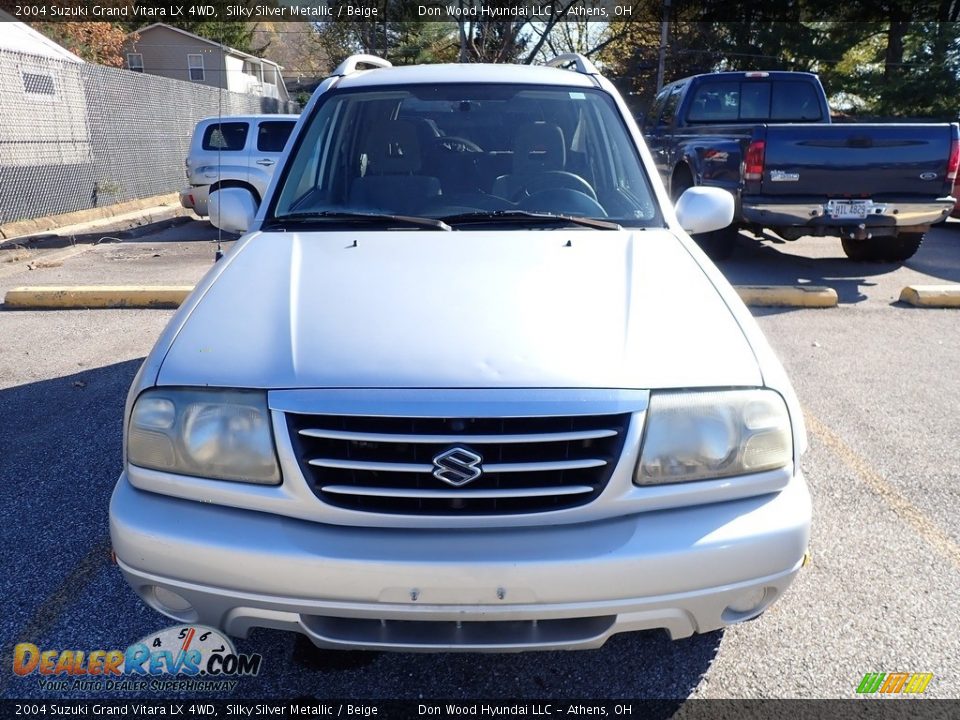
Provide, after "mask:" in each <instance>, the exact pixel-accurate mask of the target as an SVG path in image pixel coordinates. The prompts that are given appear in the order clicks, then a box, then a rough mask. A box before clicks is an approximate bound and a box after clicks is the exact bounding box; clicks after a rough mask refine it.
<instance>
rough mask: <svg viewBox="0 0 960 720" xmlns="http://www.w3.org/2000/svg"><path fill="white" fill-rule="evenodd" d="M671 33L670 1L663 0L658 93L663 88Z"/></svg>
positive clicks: (658, 62)
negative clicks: (668, 37) (669, 34)
mask: <svg viewBox="0 0 960 720" xmlns="http://www.w3.org/2000/svg"><path fill="white" fill-rule="evenodd" d="M669 32H670V0H663V21H662V22H661V23H660V58H659V60H658V61H657V92H660V88H662V87H663V69H664V65H665V64H666V60H667V35H668V33H669Z"/></svg>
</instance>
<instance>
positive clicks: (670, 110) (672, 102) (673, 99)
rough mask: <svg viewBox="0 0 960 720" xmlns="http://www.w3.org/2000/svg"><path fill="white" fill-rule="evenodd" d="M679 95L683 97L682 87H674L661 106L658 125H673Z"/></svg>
mask: <svg viewBox="0 0 960 720" xmlns="http://www.w3.org/2000/svg"><path fill="white" fill-rule="evenodd" d="M681 95H683V86H679V87H675V88H674V89H673V90H672V91H671V92H670V95H668V96H667V101H666V102H665V103H664V104H663V112H661V113H660V119H659V120H658V121H657V124H658V125H673V120H674V116H676V114H677V105H679V104H680V96H681Z"/></svg>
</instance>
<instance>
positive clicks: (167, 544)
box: [110, 474, 810, 652]
mask: <svg viewBox="0 0 960 720" xmlns="http://www.w3.org/2000/svg"><path fill="white" fill-rule="evenodd" d="M809 525H810V499H809V495H808V492H807V488H806V483H805V482H804V480H803V477H802V476H801V475H799V474H798V475H796V476H795V477H794V478H793V479H792V480H791V481H790V483H789V484H788V485H787V487H786V488H784V489H783V490H782V491H780V492H778V493H773V494H769V495H764V496H760V497H753V498H747V499H743V500H736V501H730V502H725V503H716V504H713V505H706V506H697V507H689V508H680V509H676V510H668V511H659V512H649V513H641V514H638V515H633V516H627V517H620V518H615V519H612V520H606V521H599V522H592V523H583V524H576V525H564V526H552V527H550V526H546V527H528V528H482V529H464V528H460V529H455V530H449V529H408V530H399V529H389V528H363V527H340V526H332V525H326V524H321V523H315V522H309V521H302V520H295V519H292V518H288V517H280V516H274V515H270V514H267V513H258V512H251V511H248V510H240V509H236V508H228V507H223V506H218V505H212V504H205V503H197V502H191V501H185V500H180V499H175V498H171V497H166V496H163V495H157V494H154V493H149V492H144V491H141V490H137V489H135V488H134V487H133V486H131V485H130V483H129V482H128V481H127V479H126V477H121V478H120V481H119V483H118V484H117V488H116V490H115V491H114V495H113V500H112V503H111V509H110V530H111V537H112V540H113V546H114V550H115V552H116V555H117V560H118V563H119V566H120V569H121V571H122V572H123V575H124V577H125V579H126V581H127V582H128V583H129V584H130V585H131V587H133V589H134V590H135V591H136V592H137V593H138V594H139V595H140V597H141V598H143V600H144V601H145V602H146V603H147V604H149V605H150V606H151V607H153V608H155V609H156V610H158V611H159V612H161V613H164V614H165V615H168V616H170V617H172V618H175V619H177V620H180V621H183V622H199V623H202V624H205V625H210V626H213V627H217V628H220V629H222V630H224V631H225V632H227V633H229V634H231V635H236V636H239V637H245V636H246V635H247V633H248V631H249V630H250V629H251V628H253V627H269V628H276V629H283V630H292V631H295V632H300V633H303V634H305V635H307V637H309V638H310V640H312V641H313V642H314V643H315V644H316V645H318V646H320V647H330V648H341V649H349V648H362V649H374V650H403V651H437V650H443V651H491V652H504V651H520V650H555V649H580V648H595V647H599V646H601V645H602V644H603V643H604V642H605V641H606V640H607V639H608V638H609V637H610V636H611V635H613V634H615V633H620V632H626V631H635V630H646V629H666V630H667V631H668V632H669V633H670V635H671V636H672V637H673V638H680V637H686V636H688V635H691V634H693V633H695V632H708V631H711V630H715V629H717V628H720V627H723V626H725V625H729V624H732V623H736V622H740V621H742V620H747V619H750V618H752V617H755V616H756V615H759V614H760V613H761V612H763V611H764V610H765V609H766V608H767V607H769V606H770V604H771V603H773V602H774V601H775V600H776V599H777V598H779V597H780V595H782V594H783V592H784V591H785V590H786V589H787V587H788V586H789V585H790V583H791V581H792V580H793V578H794V576H795V575H796V573H797V571H798V570H799V568H800V566H801V564H802V560H803V557H804V552H805V550H806V547H807V542H808V538H809Z"/></svg>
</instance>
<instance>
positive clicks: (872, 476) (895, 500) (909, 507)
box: [804, 411, 960, 567]
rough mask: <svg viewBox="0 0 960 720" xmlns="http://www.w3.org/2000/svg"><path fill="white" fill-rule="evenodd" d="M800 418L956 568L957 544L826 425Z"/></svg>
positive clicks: (808, 417) (811, 418)
mask: <svg viewBox="0 0 960 720" xmlns="http://www.w3.org/2000/svg"><path fill="white" fill-rule="evenodd" d="M804 417H805V418H806V421H807V427H808V428H809V429H810V431H811V432H812V433H813V434H814V435H816V436H817V437H818V438H819V439H820V441H821V442H822V443H823V444H824V445H826V446H827V447H828V448H830V449H831V450H832V451H833V452H834V453H835V454H836V455H837V456H838V457H839V458H840V459H841V460H842V461H843V462H844V463H845V464H846V465H847V466H848V467H849V468H850V469H851V470H853V472H854V473H855V474H856V475H857V477H858V478H859V479H860V480H861V482H863V483H864V484H865V485H866V486H867V487H869V488H870V489H871V490H872V491H873V492H874V493H876V494H877V495H879V496H880V499H881V500H882V501H883V502H885V503H886V504H887V505H888V506H889V507H890V508H891V509H892V510H893V511H894V512H895V513H896V514H897V515H898V516H899V517H900V518H901V519H902V520H904V521H905V522H906V523H907V524H908V525H910V526H911V527H913V529H914V530H915V531H916V532H917V534H918V535H920V537H921V538H922V539H923V540H925V541H926V542H927V543H928V544H929V545H930V546H931V547H932V548H933V549H934V550H936V551H937V552H939V553H940V554H941V555H944V556H946V557H947V558H948V559H949V560H951V561H952V562H953V564H954V565H956V566H957V567H960V545H957V543H956V541H955V540H954V539H953V538H952V537H950V535H948V534H947V533H946V532H944V531H943V530H942V529H941V528H940V526H939V525H937V523H935V522H934V521H933V520H931V519H930V518H928V517H927V516H926V515H925V514H924V513H923V511H922V510H920V509H919V508H918V507H917V506H916V505H914V504H913V503H912V502H910V501H909V500H908V499H907V498H906V497H905V496H904V495H903V494H902V493H901V492H900V491H899V490H897V488H896V487H894V486H893V485H892V484H891V483H889V482H888V481H887V480H886V479H884V478H883V476H881V475H880V474H879V473H878V472H877V471H875V470H874V469H873V468H872V467H871V466H870V463H869V462H868V461H867V460H866V459H865V458H864V457H863V456H861V455H860V454H858V453H857V452H856V451H855V450H854V449H853V448H851V447H850V446H849V445H847V443H846V442H844V440H843V438H841V437H840V436H839V435H837V433H835V432H834V431H833V430H831V429H830V428H829V427H827V425H826V424H824V423H823V422H821V421H820V420H819V419H818V418H817V417H816V416H814V415H812V414H811V413H810V412H809V411H805V412H804Z"/></svg>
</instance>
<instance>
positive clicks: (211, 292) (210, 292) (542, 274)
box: [157, 229, 762, 389]
mask: <svg viewBox="0 0 960 720" xmlns="http://www.w3.org/2000/svg"><path fill="white" fill-rule="evenodd" d="M222 262H226V263H228V266H227V267H226V268H223V269H222V272H221V273H220V274H219V276H218V277H216V279H215V280H214V281H213V282H212V284H211V283H204V284H203V285H202V286H201V288H200V289H198V291H197V293H202V298H200V299H199V302H197V303H196V305H195V306H194V307H193V308H192V310H189V311H188V315H187V317H186V320H185V322H184V324H183V326H182V328H181V329H180V331H179V332H178V333H177V334H176V337H175V339H174V340H173V343H172V345H171V346H170V347H169V349H168V351H167V353H166V356H165V358H164V359H163V361H162V365H161V367H160V372H159V375H158V377H157V381H158V383H159V384H161V385H213V386H221V387H241V388H247V387H250V388H253V387H256V388H274V389H276V388H343V387H368V388H416V387H433V388H481V387H482V388H493V387H503V388H506V387H513V388H519V387H528V388H529V387H536V388H637V389H654V388H665V387H710V386H714V387H715V386H755V385H761V384H762V377H761V374H760V369H759V367H758V365H757V360H756V358H755V356H754V353H753V351H752V349H751V347H750V345H749V343H748V342H747V340H746V339H745V337H744V334H743V332H742V331H741V328H740V326H739V325H738V324H737V322H736V320H735V319H734V318H733V316H732V315H731V313H730V311H729V309H728V308H727V306H726V305H725V303H724V301H723V300H722V299H721V297H720V295H719V294H718V292H717V290H716V289H715V288H714V286H713V285H712V284H711V282H710V280H709V279H708V278H707V277H706V276H705V275H704V273H703V271H702V270H701V268H700V266H699V265H698V264H697V261H696V260H695V259H694V257H693V256H692V255H691V254H690V252H688V250H687V249H686V248H685V247H684V246H683V245H682V243H681V242H680V241H679V240H678V239H677V238H676V237H674V236H673V234H672V233H670V232H669V231H667V230H660V229H654V230H635V231H626V230H624V231H600V230H598V231H593V230H579V229H571V230H543V231H541V230H534V231H531V230H525V231H481V230H470V231H462V232H435V231H422V230H420V231H409V232H408V231H383V232H372V233H371V232H322V233H321V232H300V233H298V232H279V233H264V234H260V235H258V236H256V237H253V238H251V239H249V240H247V241H241V242H240V243H238V246H237V247H236V248H235V249H234V250H233V252H232V253H231V254H229V255H228V256H227V257H226V258H225V260H224V261H222ZM217 270H220V268H217Z"/></svg>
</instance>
